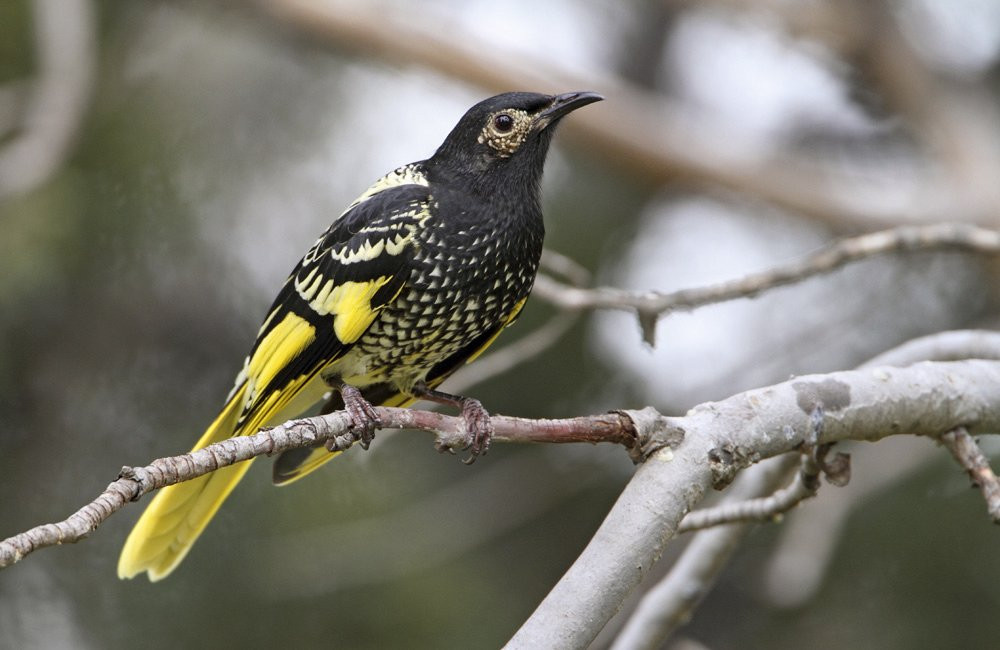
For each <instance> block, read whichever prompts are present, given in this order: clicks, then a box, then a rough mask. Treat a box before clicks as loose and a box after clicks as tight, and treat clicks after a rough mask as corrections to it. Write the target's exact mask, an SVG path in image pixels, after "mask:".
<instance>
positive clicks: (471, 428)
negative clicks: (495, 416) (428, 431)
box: [412, 383, 493, 465]
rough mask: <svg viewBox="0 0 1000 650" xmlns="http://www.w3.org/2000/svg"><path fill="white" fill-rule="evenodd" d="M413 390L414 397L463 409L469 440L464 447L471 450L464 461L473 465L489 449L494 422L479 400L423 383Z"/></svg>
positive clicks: (466, 433)
mask: <svg viewBox="0 0 1000 650" xmlns="http://www.w3.org/2000/svg"><path fill="white" fill-rule="evenodd" d="M412 392H413V396H414V397H419V398H420V399H425V400H428V401H430V402H437V403H438V404H448V405H450V406H455V407H458V408H460V409H462V419H463V420H465V435H466V440H467V441H468V444H467V445H466V446H465V447H464V449H468V450H469V457H468V458H466V459H465V460H463V461H462V462H463V463H465V464H466V465H471V464H472V463H474V462H476V458H478V457H479V456H480V455H481V454H485V453H486V452H487V451H489V448H490V440H491V439H492V438H493V422H492V421H491V420H490V414H489V411H487V410H486V409H485V408H483V405H482V403H481V402H480V401H479V400H477V399H475V398H472V397H462V396H461V395H452V394H450V393H442V392H441V391H439V390H434V389H433V388H428V387H427V386H426V385H425V384H422V383H421V384H417V385H416V386H415V387H414V388H413V391H412Z"/></svg>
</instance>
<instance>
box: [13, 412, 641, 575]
mask: <svg viewBox="0 0 1000 650" xmlns="http://www.w3.org/2000/svg"><path fill="white" fill-rule="evenodd" d="M375 410H376V412H377V413H378V414H379V417H380V418H381V420H382V428H384V429H417V430H422V431H431V432H433V433H435V434H436V436H437V442H436V446H437V447H438V449H441V450H452V449H456V448H462V447H464V445H465V444H466V443H465V439H466V435H465V421H464V420H463V419H462V418H459V417H452V416H448V415H442V414H440V413H433V412H430V411H419V410H414V409H400V408H390V407H377V408H376V409H375ZM349 422H350V420H349V418H348V417H347V416H346V415H345V414H344V412H343V411H338V412H336V413H331V414H329V415H325V416H319V417H313V418H303V419H299V420H291V421H289V422H286V423H284V424H282V425H280V426H277V427H274V428H273V429H265V430H263V431H260V432H259V433H256V434H254V435H250V436H243V437H240V438H230V439H228V440H223V441H222V442H218V443H216V444H213V445H209V446H208V447H205V448H203V449H199V450H197V451H193V452H191V453H188V454H182V455H180V456H173V457H169V458H160V459H158V460H155V461H153V462H152V463H150V464H149V465H147V466H145V467H124V468H122V471H121V474H120V475H119V478H118V479H117V480H116V481H114V482H112V483H111V484H110V485H109V486H108V487H107V489H106V490H105V491H104V492H103V493H102V494H101V495H100V496H98V497H97V498H96V499H94V501H92V502H91V503H88V504H87V505H85V506H84V507H83V508H81V509H80V510H78V511H77V512H75V513H73V514H72V515H70V516H69V517H68V518H66V519H65V520H63V521H60V522H58V523H54V524H43V525H41V526H36V527H35V528H32V529H31V530H28V531H26V532H23V533H20V534H18V535H15V536H13V537H10V538H8V539H6V540H3V541H0V569H2V568H4V567H7V566H10V565H11V564H14V563H16V562H18V561H20V560H21V559H23V558H24V557H25V556H26V555H28V554H29V553H31V552H33V551H35V550H38V549H40V548H46V547H49V546H56V545H59V544H68V543H72V542H77V541H79V540H81V539H83V538H85V537H87V536H88V535H89V534H90V533H91V532H93V531H94V530H95V529H96V528H97V527H98V526H99V525H101V524H102V523H103V522H104V521H105V520H106V519H107V518H108V517H110V516H111V515H113V514H114V513H115V512H117V511H118V510H121V509H122V508H123V507H125V505H126V504H127V503H129V502H130V501H135V500H137V499H139V498H140V497H142V496H143V495H144V494H147V493H149V492H151V491H153V490H156V489H159V488H162V487H166V486H168V485H174V484H175V483H180V482H183V481H187V480H190V479H193V478H197V477H198V476H203V475H205V474H208V473H209V472H214V471H215V470H217V469H220V468H222V467H227V466H229V465H233V464H235V463H239V462H242V461H245V460H249V459H251V458H256V457H257V456H263V455H268V456H270V455H272V454H277V453H280V452H283V451H286V450H288V449H297V448H300V447H310V446H313V445H317V444H323V443H324V442H326V441H328V440H334V441H336V444H337V447H338V448H340V449H346V448H348V447H350V446H351V445H352V444H353V443H354V441H355V438H354V436H353V434H352V433H351V431H350V425H349ZM492 422H493V426H494V435H493V439H494V440H495V441H500V442H590V443H597V442H613V443H616V444H622V445H624V446H626V447H631V446H633V445H634V442H635V440H634V430H633V428H632V424H631V422H630V421H629V418H628V416H626V415H624V414H616V413H611V414H605V415H594V416H588V417H579V418H569V419H564V420H528V419H524V418H514V417H506V416H499V415H498V416H494V417H493V418H492Z"/></svg>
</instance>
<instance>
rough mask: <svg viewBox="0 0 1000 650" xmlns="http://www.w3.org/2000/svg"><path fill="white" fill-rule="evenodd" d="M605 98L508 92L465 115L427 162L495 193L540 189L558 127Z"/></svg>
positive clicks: (589, 95)
mask: <svg viewBox="0 0 1000 650" xmlns="http://www.w3.org/2000/svg"><path fill="white" fill-rule="evenodd" d="M601 99H603V97H601V96H600V95H598V94H597V93H592V92H573V93H564V94H562V95H541V94H538V93H523V92H521V93H504V94H502V95H496V96H495V97H490V98H489V99H484V100H483V101H481V102H479V103H478V104H476V105H475V106H473V107H472V108H470V109H469V110H468V111H466V113H465V115H463V116H462V119H461V120H459V122H458V124H457V125H455V128H454V129H452V131H451V133H449V134H448V137H447V138H445V141H444V143H443V144H442V145H441V146H440V147H439V148H438V150H437V152H435V154H434V156H432V157H431V158H430V159H429V160H428V161H427V164H428V167H429V169H431V170H432V171H435V172H438V173H439V174H441V175H442V176H446V177H449V178H454V179H457V180H461V181H463V182H465V183H467V184H468V185H469V186H470V189H472V188H479V189H482V190H485V191H489V192H495V191H497V190H499V189H501V188H502V187H503V186H508V185H510V184H517V185H521V186H522V187H524V188H525V189H528V188H529V187H534V188H537V184H538V180H539V179H540V178H541V175H542V167H543V165H544V163H545V156H546V154H547V153H548V150H549V143H550V142H551V141H552V135H553V132H554V130H555V125H556V124H558V123H559V120H561V119H562V118H563V117H565V116H566V115H567V114H568V113H569V112H571V111H573V110H576V109H577V108H580V107H581V106H586V105H587V104H592V103H593V102H597V101H600V100H601Z"/></svg>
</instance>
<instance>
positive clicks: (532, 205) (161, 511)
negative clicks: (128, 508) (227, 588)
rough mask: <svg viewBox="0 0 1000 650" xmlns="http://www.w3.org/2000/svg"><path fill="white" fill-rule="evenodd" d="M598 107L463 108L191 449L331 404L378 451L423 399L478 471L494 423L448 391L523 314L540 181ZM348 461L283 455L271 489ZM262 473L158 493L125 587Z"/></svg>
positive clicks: (570, 97) (583, 97)
mask: <svg viewBox="0 0 1000 650" xmlns="http://www.w3.org/2000/svg"><path fill="white" fill-rule="evenodd" d="M602 99H603V97H601V95H599V94H597V93H594V92H590V91H579V92H570V93H563V94H557V95H546V94H541V93H534V92H508V93H503V94H500V95H496V96H494V97H490V98H488V99H485V100H482V101H480V102H479V103H477V104H475V105H474V106H472V107H471V108H470V109H468V110H467V111H466V112H465V114H464V115H463V116H462V117H461V119H459V121H458V123H457V124H456V125H455V127H454V128H453V129H452V130H451V132H450V133H449V134H448V135H447V136H446V137H445V139H444V142H443V143H442V144H441V146H440V147H438V149H437V150H436V151H435V152H434V154H433V155H432V156H430V157H429V158H427V159H425V160H422V161H419V162H414V163H410V164H408V165H403V166H402V167H399V168H397V169H395V170H393V171H391V172H389V173H388V174H386V175H385V176H383V177H382V178H380V179H378V180H377V181H375V183H374V184H373V185H371V187H369V188H368V189H367V190H365V191H364V192H363V193H362V194H361V195H360V196H359V197H358V198H357V199H355V200H354V201H353V202H352V203H351V204H350V205H349V206H348V207H347V208H346V209H345V210H344V211H343V212H342V213H341V214H340V216H338V217H337V218H336V219H335V220H334V221H333V223H332V224H331V225H330V227H329V228H328V229H327V230H326V231H325V232H324V233H323V234H322V235H321V236H320V237H319V238H318V239H317V240H316V242H315V243H314V244H313V246H312V247H311V248H310V249H309V250H308V251H307V252H306V254H305V256H303V258H302V259H301V261H299V263H298V264H297V265H296V266H295V267H294V269H293V270H292V272H291V273H290V274H289V276H288V278H287V279H286V281H285V283H284V285H283V286H282V287H281V289H280V291H279V292H278V295H277V297H276V298H275V299H274V302H273V304H272V305H271V307H270V309H269V310H268V312H267V315H266V317H265V318H264V321H263V323H262V325H261V326H260V329H259V331H258V332H257V336H256V340H255V342H254V344H253V347H252V348H251V349H250V353H249V354H248V355H247V357H246V359H245V361H244V363H243V367H242V370H240V372H239V373H238V375H237V377H236V381H235V384H234V386H233V388H232V390H231V391H230V393H229V395H228V397H227V399H226V401H225V404H224V406H223V407H222V410H221V411H220V412H219V414H218V416H217V417H216V418H215V420H214V421H213V422H212V423H211V424H210V425H209V426H208V428H207V429H206V431H205V433H204V434H203V435H202V436H201V438H200V439H199V440H198V441H197V443H196V444H195V446H194V448H193V449H192V451H194V450H197V449H201V448H203V447H205V446H207V445H209V444H212V443H215V442H219V441H221V440H225V439H227V438H230V437H233V436H241V435H249V434H253V433H256V432H257V431H258V430H259V429H261V428H262V427H267V426H273V425H276V424H280V423H281V422H284V421H286V420H288V419H291V418H294V417H297V416H299V415H301V414H303V413H305V412H307V411H309V410H310V409H314V408H315V407H316V406H317V405H319V404H323V401H324V399H325V400H326V402H325V404H324V405H323V407H322V412H324V413H327V412H332V411H335V410H341V409H343V410H346V412H347V413H348V415H349V418H350V423H351V431H352V433H353V434H354V435H355V437H356V439H357V440H358V441H359V442H360V444H361V445H362V446H363V447H364V448H365V449H367V448H368V445H369V443H370V442H371V441H372V439H373V436H374V432H375V430H377V428H378V426H379V424H380V423H379V419H378V414H377V412H376V411H375V409H374V406H373V405H382V406H408V405H409V404H411V403H413V402H415V401H417V400H420V399H422V400H429V401H432V402H437V403H441V404H445V405H450V406H452V407H455V408H457V409H459V410H460V411H461V414H462V418H463V419H464V421H465V425H466V431H467V432H468V436H467V438H468V447H467V449H468V450H469V454H470V456H469V458H468V460H469V461H470V462H471V461H472V460H475V458H476V457H477V456H479V455H481V454H483V453H485V452H486V451H487V450H488V448H489V442H490V436H491V434H492V426H491V424H490V416H489V412H488V411H487V410H486V409H485V408H484V407H483V405H482V404H481V403H480V402H479V401H478V400H476V399H475V398H471V397H465V396H460V395H452V394H449V393H445V392H442V391H439V390H437V386H438V385H440V384H441V382H443V381H444V380H445V379H446V378H447V377H448V376H449V375H451V374H452V373H454V372H455V371H456V370H458V369H459V368H460V367H462V366H463V365H464V364H466V363H468V362H470V361H472V360H474V359H475V358H476V357H477V356H479V354H481V353H482V352H483V351H484V350H485V349H486V348H487V347H489V345H490V344H492V343H493V341H494V340H495V339H496V338H497V336H498V335H499V334H500V333H501V332H502V331H503V330H504V329H505V328H507V327H508V326H510V325H511V324H512V323H513V322H514V321H515V320H516V319H517V317H518V315H519V314H520V312H521V309H522V308H523V307H524V304H525V301H526V300H527V298H528V295H529V293H530V292H531V289H532V286H533V284H534V281H535V276H536V274H537V271H538V264H539V260H540V258H541V253H542V243H543V238H544V234H545V228H544V223H543V219H542V209H541V200H540V199H541V196H540V195H541V190H540V183H541V178H542V171H543V167H544V163H545V158H546V155H547V152H548V149H549V145H550V143H551V141H552V137H553V133H554V131H555V127H556V125H557V124H558V123H559V122H560V120H561V119H562V118H564V117H565V116H566V115H568V114H569V113H570V112H572V111H574V110H576V109H578V108H581V107H583V106H586V105H588V104H591V103H593V102H596V101H600V100H602ZM331 449H332V451H331ZM338 453H340V451H339V450H338V449H336V448H335V446H334V447H331V448H329V449H328V448H327V447H325V446H317V447H314V448H306V449H296V450H290V451H286V452H284V453H282V454H281V455H279V457H278V458H277V460H276V461H275V463H274V467H273V477H272V478H273V482H274V483H275V484H278V485H286V484H288V483H291V482H292V481H295V480H297V479H299V478H301V477H303V476H305V475H306V474H308V473H310V472H312V471H314V470H315V469H317V468H318V467H319V466H321V465H323V464H324V463H326V462H327V461H329V460H330V459H332V458H333V457H335V456H336V455H337V454H338ZM250 464H251V461H244V462H242V463H238V464H236V465H233V466H230V467H226V468H223V469H220V470H217V471H215V472H213V473H211V474H208V475H205V476H202V477H199V478H196V479H194V480H190V481H186V482H184V483H178V484H176V485H172V486H169V487H166V488H163V489H162V490H160V491H159V492H158V494H157V495H156V496H155V497H154V499H153V500H152V502H151V503H150V504H149V506H148V507H147V508H146V510H145V511H144V512H143V514H142V515H141V517H140V518H139V520H138V522H137V523H136V525H135V527H134V528H133V529H132V531H131V533H130V534H129V536H128V538H127V539H126V542H125V545H124V547H123V548H122V552H121V556H120V559H119V562H118V575H119V577H120V578H123V579H125V578H132V577H135V576H136V575H139V574H141V573H143V572H145V573H147V577H148V578H149V580H150V581H154V582H155V581H158V580H161V579H163V578H165V577H166V576H167V575H169V574H170V573H171V572H172V571H173V570H174V569H175V568H177V566H178V565H179V564H180V562H181V561H182V560H183V559H184V557H185V556H186V555H187V553H188V551H190V549H191V547H192V545H193V544H194V543H195V541H196V540H197V539H198V537H199V536H200V535H201V534H202V532H203V531H204V530H205V527H206V526H207V525H208V523H209V521H210V520H211V519H212V517H213V516H214V515H215V513H216V512H217V511H218V509H219V507H220V506H221V505H222V503H223V501H225V499H226V497H227V496H228V495H229V494H230V492H231V491H232V490H233V488H235V487H236V484H237V483H238V482H239V481H240V479H241V478H242V477H243V475H244V474H245V473H246V471H247V469H248V468H249V467H250Z"/></svg>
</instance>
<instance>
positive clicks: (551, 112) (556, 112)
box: [535, 90, 604, 130]
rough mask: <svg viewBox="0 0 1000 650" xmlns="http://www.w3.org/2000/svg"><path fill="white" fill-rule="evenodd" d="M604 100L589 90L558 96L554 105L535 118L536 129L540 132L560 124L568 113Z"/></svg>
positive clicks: (553, 101) (544, 109) (550, 105)
mask: <svg viewBox="0 0 1000 650" xmlns="http://www.w3.org/2000/svg"><path fill="white" fill-rule="evenodd" d="M602 99H604V97H602V96H601V95H598V94H597V93H595V92H590V91H589V90H581V91H577V92H572V93H563V94H561V95H556V96H555V97H553V98H552V103H551V104H549V105H548V106H547V107H546V108H543V109H542V111H541V112H540V113H538V114H537V115H536V116H535V128H536V129H539V130H541V129H544V128H546V127H548V126H549V125H551V124H554V123H555V122H558V121H559V119H560V118H561V117H563V116H565V115H566V114H567V113H569V112H571V111H575V110H576V109H578V108H582V107H583V106H586V105H587V104H593V103H594V102H599V101H601V100H602Z"/></svg>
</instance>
